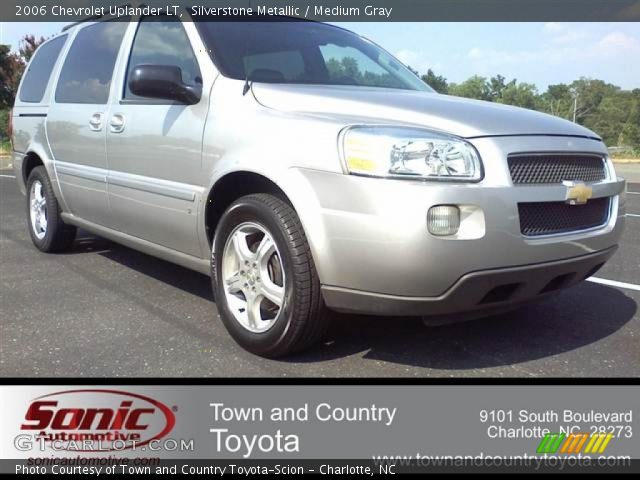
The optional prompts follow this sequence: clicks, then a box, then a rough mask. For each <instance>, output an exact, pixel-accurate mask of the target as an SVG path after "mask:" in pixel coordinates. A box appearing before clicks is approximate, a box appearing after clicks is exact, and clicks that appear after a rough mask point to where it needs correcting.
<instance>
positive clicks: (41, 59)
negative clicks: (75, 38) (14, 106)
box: [20, 35, 67, 103]
mask: <svg viewBox="0 0 640 480" xmlns="http://www.w3.org/2000/svg"><path fill="white" fill-rule="evenodd" d="M66 39H67V36H66V35H64V36H62V37H58V38H55V39H53V40H51V41H50V42H47V43H45V44H43V45H42V46H41V47H40V48H38V50H37V52H36V55H35V57H33V59H32V60H31V62H30V63H29V68H28V69H27V73H26V74H25V76H24V80H23V81H22V87H21V88H20V100H22V101H23V102H36V103H37V102H41V101H42V97H43V96H44V91H45V90H46V89H47V84H48V83H49V77H50V76H51V71H52V70H53V66H54V65H55V64H56V60H58V56H59V55H60V50H62V47H63V46H64V42H65V40H66Z"/></svg>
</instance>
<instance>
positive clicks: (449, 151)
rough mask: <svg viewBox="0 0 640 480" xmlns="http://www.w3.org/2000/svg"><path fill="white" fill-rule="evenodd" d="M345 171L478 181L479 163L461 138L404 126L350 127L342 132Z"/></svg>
mask: <svg viewBox="0 0 640 480" xmlns="http://www.w3.org/2000/svg"><path fill="white" fill-rule="evenodd" d="M342 155H343V159H344V163H345V164H346V166H347V169H348V170H349V173H353V174H359V175H371V176H376V177H392V178H420V179H433V180H467V181H478V180H480V179H481V178H482V164H481V162H480V157H479V156H478V153H477V152H476V150H475V148H473V146H472V145H471V144H470V143H468V142H466V141H465V140H463V139H461V138H458V137H454V136H452V135H447V134H443V133H438V132H430V131H428V130H421V129H418V128H404V127H375V126H374V127H350V128H348V129H347V130H345V131H344V132H343V135H342Z"/></svg>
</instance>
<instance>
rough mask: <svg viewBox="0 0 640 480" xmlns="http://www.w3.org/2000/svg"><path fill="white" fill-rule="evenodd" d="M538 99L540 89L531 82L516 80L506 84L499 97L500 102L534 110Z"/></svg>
mask: <svg viewBox="0 0 640 480" xmlns="http://www.w3.org/2000/svg"><path fill="white" fill-rule="evenodd" d="M537 100H538V89H537V88H536V86H535V85H533V84H531V83H516V81H515V80H513V81H512V82H509V84H508V85H506V86H505V87H504V88H503V89H502V91H501V93H500V97H499V98H498V102H500V103H504V104H506V105H514V106H516V107H522V108H529V109H531V110H534V109H535V108H536V105H537Z"/></svg>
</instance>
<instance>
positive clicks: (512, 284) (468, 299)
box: [322, 247, 617, 315]
mask: <svg viewBox="0 0 640 480" xmlns="http://www.w3.org/2000/svg"><path fill="white" fill-rule="evenodd" d="M616 250H617V247H611V248H608V249H606V250H604V251H602V252H596V253H592V254H588V255H583V256H581V257H577V258H570V259H566V260H561V261H557V262H547V263H539V264H535V265H523V266H519V267H510V268H501V269H494V270H484V271H480V272H472V273H468V274H466V275H464V276H463V277H462V278H460V279H459V280H458V281H457V282H456V283H455V284H454V285H453V286H452V287H451V288H450V289H449V290H447V291H446V292H445V293H443V294H442V295H439V296H437V297H406V296H396V295H384V294H379V293H371V292H362V291H358V290H350V289H346V288H339V287H330V286H324V287H323V288H322V293H323V296H324V299H325V302H326V304H327V305H328V306H329V307H331V308H332V309H334V310H336V311H340V312H346V313H362V312H366V313H369V314H372V315H448V314H452V313H459V312H473V311H482V310H493V309H497V308H501V307H505V306H509V305H517V304H519V303H522V302H525V301H528V300H531V299H534V298H537V297H542V296H544V295H547V294H550V293H552V292H555V291H557V290H560V289H563V288H567V287H570V286H572V285H575V284H576V283H578V282H580V281H582V280H584V279H586V278H588V277H590V276H591V275H593V274H594V273H595V272H596V271H597V270H598V269H600V267H601V266H602V265H603V264H604V263H605V262H606V261H607V260H608V259H609V258H611V256H612V255H613V254H614V253H615V251H616Z"/></svg>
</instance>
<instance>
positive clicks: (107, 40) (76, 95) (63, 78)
mask: <svg viewBox="0 0 640 480" xmlns="http://www.w3.org/2000/svg"><path fill="white" fill-rule="evenodd" d="M127 26H128V23H127V22H100V23H96V24H95V25H91V26H89V27H86V28H83V29H82V30H80V31H79V32H78V35H76V38H75V40H74V41H73V45H71V48H70V49H69V53H68V54H67V59H66V60H65V62H64V66H63V67H62V71H61V72H60V78H59V79H58V87H57V89H56V102H60V103H96V104H105V103H107V100H108V99H109V87H110V86H111V77H112V76H113V68H114V66H115V63H116V57H117V56H118V50H119V49H120V43H121V41H122V37H123V35H124V32H125V30H126V28H127Z"/></svg>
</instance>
